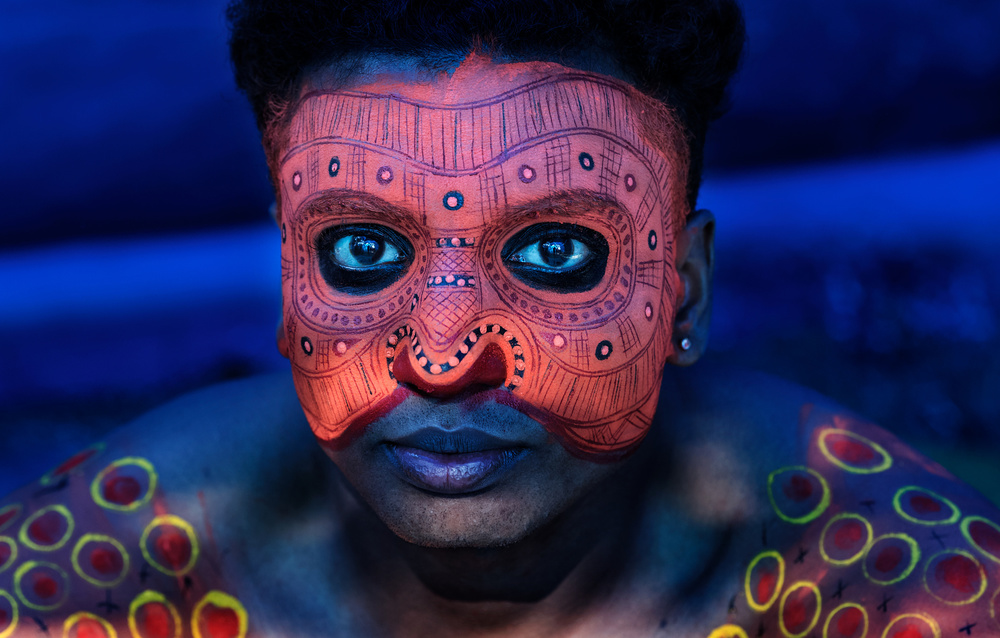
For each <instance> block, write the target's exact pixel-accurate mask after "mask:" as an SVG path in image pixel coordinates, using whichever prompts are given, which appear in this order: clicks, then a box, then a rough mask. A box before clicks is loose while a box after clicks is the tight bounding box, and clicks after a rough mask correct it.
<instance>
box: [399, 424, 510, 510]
mask: <svg viewBox="0 0 1000 638" xmlns="http://www.w3.org/2000/svg"><path fill="white" fill-rule="evenodd" d="M385 449H386V452H387V453H388V455H389V458H390V460H391V461H392V462H393V465H395V466H396V468H398V469H399V471H400V472H401V473H402V475H403V478H404V479H405V480H406V481H407V482H408V483H410V484H411V485H413V486H414V487H419V488H422V489H425V490H428V491H431V492H437V493H439V494H463V493H468V492H474V491H477V490H480V489H484V488H486V487H489V486H490V485H492V484H493V483H495V482H496V481H497V480H498V479H499V478H500V477H501V476H502V475H503V474H504V473H505V472H506V470H507V469H509V468H510V467H511V466H512V465H514V464H515V463H516V462H517V461H519V460H520V459H521V458H522V457H523V456H524V455H525V454H526V453H527V451H528V450H527V449H526V448H525V447H524V445H522V444H519V443H516V442H514V441H508V440H505V439H501V438H497V437H495V436H491V435H489V434H486V433H484V432H480V431H478V430H473V429H468V428H462V429H460V430H441V429H438V428H424V429H422V430H419V431H417V432H414V433H413V434H410V435H407V436H404V437H400V438H398V439H395V440H393V441H387V442H386V443H385Z"/></svg>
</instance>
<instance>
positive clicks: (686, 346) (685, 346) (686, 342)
mask: <svg viewBox="0 0 1000 638" xmlns="http://www.w3.org/2000/svg"><path fill="white" fill-rule="evenodd" d="M690 349H691V340H690V339H688V338H687V337H684V338H683V339H681V350H685V351H687V350H690Z"/></svg>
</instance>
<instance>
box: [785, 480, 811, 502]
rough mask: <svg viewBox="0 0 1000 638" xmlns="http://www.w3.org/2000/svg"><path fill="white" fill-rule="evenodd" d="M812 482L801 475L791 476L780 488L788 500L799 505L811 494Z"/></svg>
mask: <svg viewBox="0 0 1000 638" xmlns="http://www.w3.org/2000/svg"><path fill="white" fill-rule="evenodd" d="M813 489H814V488H813V482H812V481H811V480H810V479H809V477H806V476H802V475H801V474H793V475H792V476H791V478H789V479H788V482H787V483H785V485H784V486H782V491H783V492H784V493H785V496H787V497H788V498H789V499H791V500H793V501H795V502H796V503H799V502H801V501H804V500H806V499H808V498H809V497H810V496H812V494H813Z"/></svg>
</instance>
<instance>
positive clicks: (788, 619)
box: [781, 597, 809, 633]
mask: <svg viewBox="0 0 1000 638" xmlns="http://www.w3.org/2000/svg"><path fill="white" fill-rule="evenodd" d="M807 614H808V610H807V609H806V603H805V601H804V600H802V599H800V598H791V597H790V598H789V599H788V602H787V603H785V608H784V609H783V610H782V614H781V617H782V620H783V621H784V623H785V627H786V628H787V629H788V631H790V632H793V633H798V630H799V629H800V628H802V627H803V626H804V625H805V624H806V623H807V622H808V621H809V618H808V616H807Z"/></svg>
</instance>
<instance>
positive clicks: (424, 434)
mask: <svg viewBox="0 0 1000 638" xmlns="http://www.w3.org/2000/svg"><path fill="white" fill-rule="evenodd" d="M389 443H391V444H394V445H399V446H402V447H412V448H417V449H420V450H425V451H427V452H436V453H438V454H465V453H468V452H485V451H487V450H504V449H510V448H518V447H524V444H522V443H518V442H516V441H508V440H506V439H501V438H499V437H495V436H491V435H489V434H486V433H485V432H481V431H479V430H474V429H472V428H461V429H458V430H442V429H440V428H424V429H422V430H417V431H416V432H414V433H412V434H408V435H406V436H402V437H399V438H397V439H392V440H391V441H389Z"/></svg>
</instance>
